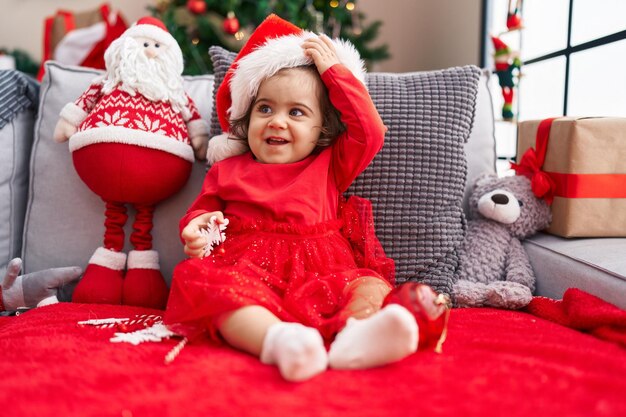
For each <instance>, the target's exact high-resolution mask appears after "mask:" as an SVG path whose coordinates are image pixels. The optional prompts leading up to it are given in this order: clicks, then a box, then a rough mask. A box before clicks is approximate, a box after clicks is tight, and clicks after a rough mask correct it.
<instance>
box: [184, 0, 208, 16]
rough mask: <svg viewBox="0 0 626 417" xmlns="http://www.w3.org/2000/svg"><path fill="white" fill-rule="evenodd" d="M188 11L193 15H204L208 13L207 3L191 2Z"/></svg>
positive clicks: (194, 0) (188, 3) (195, 0)
mask: <svg viewBox="0 0 626 417" xmlns="http://www.w3.org/2000/svg"><path fill="white" fill-rule="evenodd" d="M187 9H189V11H190V12H191V13H193V14H202V13H204V12H206V3H205V2H204V0H189V1H188V2H187Z"/></svg>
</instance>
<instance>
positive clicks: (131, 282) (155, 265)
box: [122, 250, 169, 310]
mask: <svg viewBox="0 0 626 417" xmlns="http://www.w3.org/2000/svg"><path fill="white" fill-rule="evenodd" d="M168 293H169V290H168V288H167V284H166V283H165V279H164V278H163V275H162V274H161V270H160V267H159V254H158V252H157V251H155V250H132V251H130V252H129V253H128V270H127V271H126V278H125V279H124V294H123V297H122V304H125V305H133V306H140V307H149V308H156V309H160V310H163V309H165V305H166V304H167V296H168Z"/></svg>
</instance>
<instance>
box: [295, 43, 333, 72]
mask: <svg viewBox="0 0 626 417" xmlns="http://www.w3.org/2000/svg"><path fill="white" fill-rule="evenodd" d="M302 48H303V49H304V55H306V56H308V57H310V58H311V59H312V60H313V63H314V64H315V66H316V67H317V71H318V72H319V73H320V75H322V74H323V73H324V72H326V70H327V69H328V68H330V67H332V66H333V65H335V64H338V63H339V58H338V57H337V52H336V51H335V45H333V42H332V41H331V40H330V38H329V37H328V36H326V35H320V36H317V37H314V38H309V39H307V40H305V41H304V42H303V43H302Z"/></svg>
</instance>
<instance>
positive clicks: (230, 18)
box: [222, 12, 239, 35]
mask: <svg viewBox="0 0 626 417" xmlns="http://www.w3.org/2000/svg"><path fill="white" fill-rule="evenodd" d="M222 28H223V29H224V32H226V33H228V34H229V35H234V34H235V33H237V32H238V31H239V20H238V19H237V17H236V16H235V12H228V13H227V14H226V18H225V19H224V23H222Z"/></svg>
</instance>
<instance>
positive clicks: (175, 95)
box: [102, 38, 187, 115]
mask: <svg viewBox="0 0 626 417" xmlns="http://www.w3.org/2000/svg"><path fill="white" fill-rule="evenodd" d="M116 46H117V49H118V50H117V51H111V52H113V54H112V55H113V57H112V58H113V59H112V61H113V62H110V63H109V62H107V71H106V74H105V77H104V80H103V87H102V91H103V92H104V93H105V94H108V93H110V92H111V91H113V89H115V88H120V89H121V90H123V91H126V92H127V93H129V94H131V95H135V93H137V92H138V93H140V94H141V95H143V96H144V97H146V98H147V99H149V100H152V101H167V102H169V103H170V104H171V105H172V107H173V108H174V110H175V111H177V112H182V113H183V115H184V113H186V112H187V107H186V105H187V96H186V95H185V91H184V89H183V83H182V77H181V75H180V72H177V71H176V66H177V65H175V63H170V62H168V61H170V60H171V59H170V57H169V56H168V54H167V51H165V50H164V51H162V53H161V54H160V55H158V56H156V57H154V58H148V57H147V56H146V55H145V53H144V51H143V47H142V45H140V44H139V43H138V42H136V41H135V40H134V39H132V38H129V39H125V40H124V42H121V43H119V44H118V45H111V47H116Z"/></svg>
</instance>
